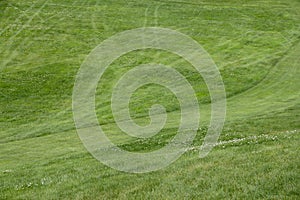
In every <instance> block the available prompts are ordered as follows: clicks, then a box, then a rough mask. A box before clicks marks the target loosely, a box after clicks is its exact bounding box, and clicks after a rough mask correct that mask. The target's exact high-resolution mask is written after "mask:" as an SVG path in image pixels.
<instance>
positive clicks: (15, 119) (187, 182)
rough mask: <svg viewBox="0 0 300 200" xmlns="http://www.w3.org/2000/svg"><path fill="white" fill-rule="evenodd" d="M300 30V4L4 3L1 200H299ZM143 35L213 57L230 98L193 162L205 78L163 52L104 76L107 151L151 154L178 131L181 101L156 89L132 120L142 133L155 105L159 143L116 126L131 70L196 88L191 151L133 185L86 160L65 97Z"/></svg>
mask: <svg viewBox="0 0 300 200" xmlns="http://www.w3.org/2000/svg"><path fill="white" fill-rule="evenodd" d="M299 25H300V3H299V1H297V0H285V1H284V0H274V1H265V0H264V1H262V0H259V1H258V0H251V1H240V0H235V1H219V0H218V1H197V0H191V1H186V0H182V1H168V0H166V1H149V0H147V1H144V0H142V1H140V0H130V1H120V0H116V1H111V0H102V1H100V0H90V1H83V0H75V1H69V0H66V1H63V2H62V1H57V0H32V1H18V0H0V127H1V128H0V149H1V150H0V199H59V198H61V199H105V198H120V199H128V198H129V199H144V198H151V199H152V198H153V199H183V198H186V199H224V198H225V199H229V198H230V199H298V198H299V196H300V192H299V188H300V182H299V180H300V176H299V174H300V170H299V169H300V167H299V166H300V158H299V155H298V154H299V145H300V140H299V139H300V136H299V133H300V114H299V113H300V82H299V77H300V76H299V74H300V66H299V63H300V59H299V58H300V56H299V52H300V43H299V40H300V28H299ZM150 26H151V27H164V28H170V29H174V30H177V31H179V32H182V33H184V34H186V35H188V36H190V37H191V38H193V39H194V40H196V41H198V42H199V43H200V44H201V45H202V46H203V47H204V48H205V50H206V51H207V52H208V53H209V54H210V55H211V57H212V58H213V60H214V61H215V63H216V65H217V66H218V67H219V70H220V72H221V75H222V78H223V81H224V85H225V88H226V95H227V115H226V122H225V126H224V129H223V132H222V133H221V136H220V138H219V142H218V144H217V146H216V147H215V148H214V149H213V150H212V152H210V154H209V155H208V156H207V157H205V158H203V159H200V158H199V151H198V149H199V147H200V146H201V144H202V141H203V136H204V135H205V134H206V131H207V128H208V122H209V117H210V96H209V93H208V89H207V87H206V85H205V82H204V81H203V79H202V77H201V76H200V75H199V74H198V73H197V72H196V70H195V69H194V68H193V67H192V66H191V65H190V64H189V63H187V62H186V61H185V60H184V59H182V58H180V57H178V56H176V55H174V54H171V53H168V52H165V51H157V50H145V51H134V52H130V53H128V54H126V55H123V56H122V57H120V58H119V59H117V60H116V61H115V62H114V63H113V64H112V65H111V66H110V67H109V69H108V70H107V71H106V72H105V73H104V75H103V79H101V81H100V82H99V85H98V88H97V96H96V112H97V116H98V120H99V123H100V124H101V125H102V127H103V130H104V131H105V132H106V133H107V135H108V137H109V138H110V139H111V140H112V141H113V142H114V143H116V144H118V145H119V146H120V147H122V148H123V149H126V150H129V151H136V152H138V151H143V152H145V151H151V150H155V149H158V148H161V147H162V146H164V145H165V144H166V143H168V141H169V140H170V139H171V138H172V136H174V135H175V134H176V131H177V128H178V122H179V119H180V108H179V105H178V101H177V99H176V97H175V96H174V95H173V94H172V93H171V92H170V91H168V90H166V89H165V88H163V87H159V86H155V85H147V86H145V87H142V88H140V89H138V90H137V91H136V92H135V93H134V95H133V96H132V99H131V103H130V110H131V116H132V118H133V119H134V120H135V121H136V123H138V124H142V125H145V124H147V123H149V117H148V109H149V108H150V107H151V105H153V104H156V103H160V104H162V105H164V106H165V108H166V110H167V112H168V121H167V124H166V126H165V127H164V129H163V130H162V131H161V132H160V133H159V134H157V135H156V136H154V137H152V138H149V139H136V138H132V137H130V136H128V135H125V134H124V133H122V132H121V131H120V130H119V128H118V127H117V125H116V124H115V123H114V119H113V116H112V112H111V108H110V98H111V91H112V88H113V86H114V85H115V84H116V82H117V81H118V80H119V78H120V77H121V76H122V75H123V74H125V73H126V72H127V71H128V70H130V69H132V68H134V67H135V66H137V65H140V64H146V63H162V64H165V65H170V66H172V67H173V68H174V69H176V70H177V71H179V72H180V73H181V74H182V75H184V76H185V77H186V78H187V80H188V81H189V82H190V84H191V85H192V86H193V88H194V90H195V92H196V96H197V98H198V101H199V106H200V108H201V127H199V130H198V133H197V136H196V138H195V140H194V143H193V146H192V148H191V149H190V151H188V152H187V153H185V154H184V155H183V156H182V157H181V158H180V159H178V160H177V161H176V162H175V163H173V164H171V165H170V166H169V167H167V168H165V169H162V170H159V171H156V172H151V173H146V174H128V173H124V172H119V171H116V170H113V169H111V168H109V167H107V166H105V165H103V164H101V163H100V162H98V161H97V160H95V159H94V158H93V157H92V156H91V155H90V154H89V153H88V152H87V150H86V149H85V148H84V146H83V144H82V142H81V141H80V139H79V137H78V135H77V133H76V128H75V125H74V122H73V116H72V90H73V85H74V81H75V77H76V73H77V71H78V70H79V67H80V65H81V64H82V62H83V61H84V59H85V58H86V56H87V55H88V54H89V53H90V51H91V50H92V49H93V48H95V47H96V46H97V45H98V44H100V43H101V42H102V41H103V40H105V39H107V38H109V37H110V36H112V35H114V34H116V33H119V32H122V31H124V30H129V29H134V28H139V27H150ZM162 94H163V95H162Z"/></svg>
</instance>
